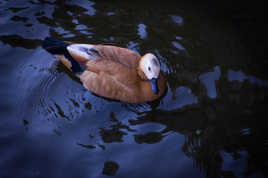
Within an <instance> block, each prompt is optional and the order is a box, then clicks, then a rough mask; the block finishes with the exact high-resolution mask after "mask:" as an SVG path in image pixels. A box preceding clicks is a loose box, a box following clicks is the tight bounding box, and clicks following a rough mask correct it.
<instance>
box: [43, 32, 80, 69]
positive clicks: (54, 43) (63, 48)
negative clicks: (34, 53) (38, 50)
mask: <svg viewBox="0 0 268 178" xmlns="http://www.w3.org/2000/svg"><path fill="white" fill-rule="evenodd" d="M69 45H70V44H69V43H66V42H64V41H61V40H58V39H56V38H52V37H46V38H45V39H44V41H43V42H42V47H43V48H44V49H45V50H47V51H48V52H49V53H51V54H53V55H64V57H65V58H66V59H67V60H68V61H69V62H70V63H71V70H72V72H73V73H74V74H77V73H82V72H83V71H84V70H85V69H84V68H83V67H82V66H81V65H80V64H79V63H78V62H77V61H76V60H75V59H74V58H73V57H72V56H71V55H70V53H69V52H68V50H67V46H69Z"/></svg>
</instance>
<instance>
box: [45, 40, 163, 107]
mask: <svg viewBox="0 0 268 178" xmlns="http://www.w3.org/2000/svg"><path fill="white" fill-rule="evenodd" d="M42 47H43V48H44V49H45V50H47V51H48V52H49V53H51V54H53V55H55V57H56V58H58V59H59V60H60V61H61V62H62V63H63V64H64V65H65V66H66V67H67V68H68V69H69V70H71V71H72V72H73V73H74V74H75V75H76V76H77V77H78V78H79V79H80V80H81V82H82V83H83V85H84V87H85V88H87V89H88V90H89V91H91V92H93V93H94V94H96V95H99V96H103V97H106V98H110V99H115V100H120V101H126V102H129V103H141V102H147V101H153V100H155V99H157V98H159V97H160V96H162V95H163V93H164V92H165V90H166V81H165V78H164V76H163V75H162V74H161V71H160V63H159V61H158V59H157V57H156V56H155V55H153V54H151V53H147V54H145V55H144V56H140V55H139V54H138V53H136V52H134V51H132V50H129V49H126V48H121V47H117V46H112V45H102V44H99V45H93V44H76V43H71V42H65V41H61V40H58V39H55V38H52V37H47V38H45V40H44V41H43V43H42Z"/></svg>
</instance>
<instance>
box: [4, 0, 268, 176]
mask: <svg viewBox="0 0 268 178" xmlns="http://www.w3.org/2000/svg"><path fill="white" fill-rule="evenodd" d="M211 13H213V15H211ZM241 19H242V20H241ZM240 21H242V22H243V24H245V25H244V26H241V25H242V24H241V23H240ZM252 21H254V19H253V20H252V19H251V17H249V16H248V15H247V14H243V13H240V12H239V11H238V12H237V13H236V15H235V16H232V18H227V17H224V15H222V14H221V13H219V12H217V11H216V10H215V11H211V12H207V9H206V8H204V9H202V8H195V7H192V6H190V5H189V4H183V3H181V4H172V3H165V4H164V3H163V4H159V3H153V2H152V3H150V2H148V3H146V4H141V3H131V4H129V3H124V2H119V1H116V2H111V3H109V1H96V2H94V1H87V0H77V1H74V0H73V1H71V0H69V1H67V0H66V1H63V0H56V1H55V0H39V1H38V0H30V1H26V0H21V1H11V0H10V1H9V0H2V1H0V61H1V62H0V64H1V80H0V85H1V93H0V96H1V101H0V109H1V115H0V119H1V120H0V177H1V178H2V177H3V178H14V177H16V178H17V177H18V178H21V177H25V178H29V177H44V178H47V177H51V178H54V177H55V178H58V177H66V178H69V177H83V178H85V177H88V178H92V177H107V176H114V177H128V178H131V177H133V178H137V177H139V178H145V177H171V178H173V177H247V176H248V177H265V176H267V175H268V172H267V168H268V161H267V160H268V159H267V157H268V133H267V125H266V124H265V119H266V117H265V115H266V108H267V107H266V106H267V100H266V99H267V95H268V93H267V87H268V78H267V77H266V76H265V75H264V74H263V71H264V70H263V69H265V66H267V61H265V60H264V58H263V56H264V54H259V53H258V52H256V50H255V49H257V48H258V47H256V44H257V43H258V42H257V40H256V41H254V40H252V39H255V36H252V35H254V34H250V33H247V32H245V31H246V30H245V29H247V28H250V29H254V27H252V23H253V22H252ZM256 28H257V27H256ZM241 30H242V31H243V30H244V32H243V33H242V32H241ZM46 36H54V37H57V38H59V39H64V40H67V41H75V42H81V43H105V44H115V45H119V46H122V47H126V48H129V49H132V50H135V51H137V52H138V53H140V54H144V53H146V52H153V53H155V54H156V55H157V56H158V58H159V59H160V61H161V67H162V71H163V73H164V76H165V77H166V79H167V82H168V91H167V93H166V94H165V95H164V96H163V97H162V98H161V99H160V100H157V101H154V102H151V103H142V104H128V103H124V102H118V101H111V100H106V99H104V98H101V97H99V96H96V95H93V94H92V93H90V92H89V91H87V90H85V89H84V88H83V86H82V85H81V83H80V82H79V80H78V79H77V78H75V77H74V75H72V74H71V73H70V72H68V71H67V70H66V68H65V67H64V66H63V65H62V64H60V63H59V62H58V61H57V60H56V59H54V58H53V57H52V56H51V55H49V54H48V53H47V52H46V51H44V50H43V49H42V48H41V47H40V43H41V40H42V39H44V38H45V37H46ZM248 40H249V41H248ZM262 55H263V56H262Z"/></svg>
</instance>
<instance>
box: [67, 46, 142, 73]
mask: <svg viewBox="0 0 268 178" xmlns="http://www.w3.org/2000/svg"><path fill="white" fill-rule="evenodd" d="M67 50H68V52H69V53H70V55H71V56H72V57H73V58H74V59H75V60H76V61H78V62H79V63H80V64H82V65H85V64H86V63H88V62H92V61H96V60H110V61H113V62H117V63H120V64H122V65H125V66H127V67H131V68H136V67H137V65H138V61H139V60H140V58H141V56H140V55H139V54H138V53H136V52H134V51H132V50H129V49H126V48H121V47H117V46H112V45H92V44H71V45H69V46H68V47H67Z"/></svg>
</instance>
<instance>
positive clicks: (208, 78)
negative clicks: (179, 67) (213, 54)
mask: <svg viewBox="0 0 268 178" xmlns="http://www.w3.org/2000/svg"><path fill="white" fill-rule="evenodd" d="M220 76H221V70H220V68H219V66H216V67H214V72H208V73H205V74H201V75H200V76H199V79H200V81H201V82H202V83H203V84H204V85H205V87H206V89H207V95H208V97H210V98H216V97H217V92H216V86H215V81H216V80H219V78H220Z"/></svg>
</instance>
